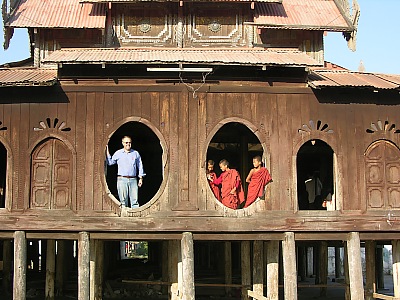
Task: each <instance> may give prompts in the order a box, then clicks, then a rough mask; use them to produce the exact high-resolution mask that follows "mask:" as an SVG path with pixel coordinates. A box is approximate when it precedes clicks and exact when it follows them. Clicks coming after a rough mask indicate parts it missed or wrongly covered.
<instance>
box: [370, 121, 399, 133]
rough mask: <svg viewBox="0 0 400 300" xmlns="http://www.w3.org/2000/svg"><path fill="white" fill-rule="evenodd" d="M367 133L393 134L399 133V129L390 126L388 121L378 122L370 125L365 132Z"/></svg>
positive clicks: (394, 125) (392, 125)
mask: <svg viewBox="0 0 400 300" xmlns="http://www.w3.org/2000/svg"><path fill="white" fill-rule="evenodd" d="M365 131H366V132H367V133H376V132H382V133H386V132H393V133H400V129H396V124H394V123H392V124H390V123H389V121H387V120H386V121H384V122H382V121H381V120H378V122H376V123H371V127H370V128H368V129H366V130H365Z"/></svg>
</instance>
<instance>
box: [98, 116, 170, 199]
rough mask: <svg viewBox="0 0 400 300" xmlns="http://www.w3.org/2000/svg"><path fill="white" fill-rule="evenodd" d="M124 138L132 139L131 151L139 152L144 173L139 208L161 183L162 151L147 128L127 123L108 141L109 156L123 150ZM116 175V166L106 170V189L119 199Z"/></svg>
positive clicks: (154, 136) (135, 123)
mask: <svg viewBox="0 0 400 300" xmlns="http://www.w3.org/2000/svg"><path fill="white" fill-rule="evenodd" d="M124 136H130V137H131V138H132V149H134V150H136V151H138V152H139V154H140V156H141V159H142V163H143V168H144V172H145V173H146V176H145V177H144V178H143V185H142V186H141V187H140V188H139V196H138V202H139V206H142V205H144V204H146V203H147V202H149V201H150V200H151V199H152V198H153V197H154V195H155V194H156V193H157V191H158V190H159V188H160V186H161V183H162V181H163V173H164V172H163V164H162V155H163V150H162V147H161V143H160V140H159V138H158V137H157V135H156V134H155V133H154V132H153V131H152V130H151V129H150V128H149V127H147V126H146V125H144V124H143V123H140V122H127V123H125V124H124V125H122V126H121V127H119V128H118V129H117V130H116V131H115V132H114V134H113V135H112V136H111V138H110V140H109V143H108V147H109V151H110V154H111V155H113V154H114V153H115V151H117V150H119V149H122V148H123V145H122V138H123V137H124ZM117 175H118V168H117V166H116V165H112V166H108V167H107V168H106V181H107V185H108V188H109V190H110V192H111V193H112V194H113V195H114V196H115V198H117V199H119V198H118V191H117Z"/></svg>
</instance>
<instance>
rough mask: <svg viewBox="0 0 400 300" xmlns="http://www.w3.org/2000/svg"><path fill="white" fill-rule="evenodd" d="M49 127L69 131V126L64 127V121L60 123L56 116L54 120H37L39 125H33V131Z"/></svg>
mask: <svg viewBox="0 0 400 300" xmlns="http://www.w3.org/2000/svg"><path fill="white" fill-rule="evenodd" d="M49 128H55V129H57V130H60V131H71V128H70V127H66V123H65V122H64V121H62V122H61V123H60V122H59V120H58V118H55V119H54V121H52V120H51V119H50V118H46V122H45V121H40V122H39V127H34V128H33V130H34V131H42V130H45V129H49Z"/></svg>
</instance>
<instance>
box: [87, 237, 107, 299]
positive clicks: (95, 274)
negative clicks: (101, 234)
mask: <svg viewBox="0 0 400 300" xmlns="http://www.w3.org/2000/svg"><path fill="white" fill-rule="evenodd" d="M103 260H104V242H103V241H101V240H91V241H90V299H91V300H100V299H102V295H103V264H104V261H103Z"/></svg>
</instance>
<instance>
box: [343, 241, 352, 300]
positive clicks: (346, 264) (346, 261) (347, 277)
mask: <svg viewBox="0 0 400 300" xmlns="http://www.w3.org/2000/svg"><path fill="white" fill-rule="evenodd" d="M348 253H349V250H348V247H347V243H345V245H344V283H345V285H346V286H345V290H344V299H345V300H350V299H351V296H350V275H349V254H348Z"/></svg>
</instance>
